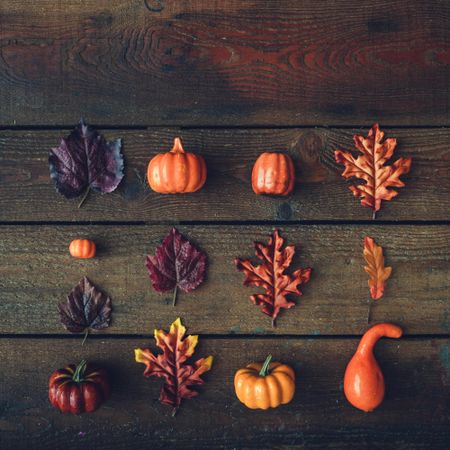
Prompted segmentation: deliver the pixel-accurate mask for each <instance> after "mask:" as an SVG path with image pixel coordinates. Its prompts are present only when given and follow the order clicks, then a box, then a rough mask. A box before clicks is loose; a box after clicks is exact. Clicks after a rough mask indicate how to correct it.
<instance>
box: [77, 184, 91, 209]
mask: <svg viewBox="0 0 450 450" xmlns="http://www.w3.org/2000/svg"><path fill="white" fill-rule="evenodd" d="M90 190H91V187H90V186H88V188H87V189H86V190H85V191H84V195H83V198H82V199H81V202H80V203H78V208H81V205H82V204H83V203H84V201H85V200H86V199H87V196H88V195H89V192H90Z"/></svg>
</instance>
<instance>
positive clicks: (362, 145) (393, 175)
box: [334, 123, 412, 219]
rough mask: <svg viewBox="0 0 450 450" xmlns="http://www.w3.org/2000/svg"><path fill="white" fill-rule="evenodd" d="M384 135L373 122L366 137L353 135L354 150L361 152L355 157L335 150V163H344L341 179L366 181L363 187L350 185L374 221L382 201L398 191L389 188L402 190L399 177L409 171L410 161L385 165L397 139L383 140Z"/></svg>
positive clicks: (392, 196)
mask: <svg viewBox="0 0 450 450" xmlns="http://www.w3.org/2000/svg"><path fill="white" fill-rule="evenodd" d="M383 137H384V132H383V131H381V130H380V127H379V125H378V124H377V123H376V124H375V125H374V126H373V127H372V128H371V129H370V131H369V134H368V135H367V138H365V137H364V136H359V135H357V134H355V135H354V136H353V140H354V142H355V147H356V148H357V149H358V150H359V151H360V152H361V153H362V155H359V156H358V157H357V158H355V157H354V156H353V155H352V154H351V153H349V152H346V151H343V150H336V151H335V152H334V156H335V159H336V162H338V163H339V164H344V166H345V170H344V172H342V176H343V177H344V178H346V179H347V178H351V177H356V178H360V179H362V180H365V183H364V184H356V185H353V186H349V189H350V190H351V191H352V192H353V195H354V196H355V197H358V198H361V204H362V205H363V206H367V207H369V208H372V210H373V218H374V219H375V216H376V213H377V211H379V210H380V208H381V201H382V200H391V199H392V198H394V197H395V196H396V195H397V194H398V192H397V191H395V190H394V189H389V188H390V187H403V186H404V185H405V184H404V183H403V181H401V180H400V178H399V177H400V176H401V175H403V174H405V173H408V172H409V169H410V168H411V161H412V159H411V158H400V159H397V161H395V162H394V163H393V164H391V165H390V166H385V165H384V164H385V163H386V161H388V160H389V159H390V158H391V157H392V155H393V153H394V150H395V147H396V145H397V139H395V138H388V139H385V140H384V141H383Z"/></svg>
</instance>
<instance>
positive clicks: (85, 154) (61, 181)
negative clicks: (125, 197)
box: [49, 120, 123, 198]
mask: <svg viewBox="0 0 450 450" xmlns="http://www.w3.org/2000/svg"><path fill="white" fill-rule="evenodd" d="M121 146H122V142H121V140H120V139H116V140H114V141H111V142H107V141H106V139H105V138H104V137H103V136H102V135H101V134H99V133H97V131H95V130H94V129H93V128H92V127H90V126H89V125H86V124H85V123H84V122H83V120H81V121H80V123H79V124H78V125H77V126H76V128H75V129H74V130H73V131H72V132H71V133H70V134H69V136H68V137H67V138H63V139H62V140H61V144H60V145H59V147H57V148H53V149H51V150H50V155H49V165H50V177H51V178H52V179H53V180H54V182H55V185H56V189H57V190H58V192H60V193H61V194H63V195H64V196H65V197H67V198H73V197H78V196H79V195H81V194H82V193H83V192H86V191H87V190H88V189H94V190H95V191H98V192H102V193H107V192H112V191H114V189H116V187H117V186H118V185H119V183H120V181H121V180H122V178H123V156H122V154H121V152H120V150H121Z"/></svg>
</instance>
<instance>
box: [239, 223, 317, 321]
mask: <svg viewBox="0 0 450 450" xmlns="http://www.w3.org/2000/svg"><path fill="white" fill-rule="evenodd" d="M283 244H284V239H283V238H282V237H281V236H280V233H279V231H278V230H275V231H274V232H273V234H272V236H271V237H270V238H269V244H268V245H264V244H262V243H261V242H255V250H256V256H257V257H258V258H259V259H260V260H261V261H262V264H260V265H253V264H252V263H251V262H250V261H249V260H248V259H240V258H236V260H235V261H234V262H235V264H236V268H237V269H238V270H239V271H240V272H244V273H245V275H246V278H245V280H244V286H248V285H252V286H261V287H263V288H264V289H265V291H266V293H265V294H254V295H251V296H250V300H251V301H252V302H253V303H254V304H255V305H259V306H260V307H261V310H262V312H263V313H264V314H267V315H268V316H270V317H271V318H272V327H274V326H275V320H276V318H277V316H278V314H279V312H280V310H281V308H286V309H289V308H292V307H293V306H295V302H294V301H292V300H288V299H287V298H286V296H287V295H289V294H294V295H302V292H301V291H300V289H299V288H298V286H299V285H300V284H302V283H307V282H308V281H309V278H310V276H311V270H312V269H310V268H307V269H297V270H295V271H294V272H293V273H292V274H286V273H284V271H285V270H286V269H287V268H288V267H289V266H290V265H291V262H292V258H293V257H294V254H295V247H294V246H293V245H287V246H286V247H285V248H284V249H283V250H282V247H283Z"/></svg>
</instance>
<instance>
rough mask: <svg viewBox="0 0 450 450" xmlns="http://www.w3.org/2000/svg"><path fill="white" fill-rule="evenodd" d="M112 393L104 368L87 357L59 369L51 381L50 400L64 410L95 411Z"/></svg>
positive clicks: (49, 385) (77, 412)
mask: <svg viewBox="0 0 450 450" xmlns="http://www.w3.org/2000/svg"><path fill="white" fill-rule="evenodd" d="M108 397H109V383H108V376H107V373H106V371H105V370H104V369H101V368H97V367H92V366H91V365H90V364H89V363H87V362H86V361H84V360H83V361H81V362H80V364H78V366H75V364H69V365H68V366H66V367H64V369H59V370H55V372H53V373H52V375H51V377H50V380H49V382H48V398H49V400H50V403H51V404H52V405H53V406H54V407H55V408H57V409H59V410H60V411H62V412H64V413H72V414H82V413H85V412H88V413H90V412H93V411H95V410H96V409H98V408H99V407H100V405H101V404H102V403H103V402H104V401H105V400H107V398H108Z"/></svg>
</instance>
